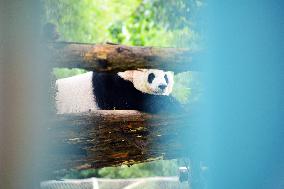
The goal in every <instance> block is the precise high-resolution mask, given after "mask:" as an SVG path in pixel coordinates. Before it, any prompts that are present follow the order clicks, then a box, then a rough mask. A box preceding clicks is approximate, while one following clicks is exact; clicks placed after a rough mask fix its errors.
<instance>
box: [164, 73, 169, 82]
mask: <svg viewBox="0 0 284 189" xmlns="http://www.w3.org/2000/svg"><path fill="white" fill-rule="evenodd" d="M164 78H165V80H166V83H167V84H169V79H168V76H167V74H165V76H164Z"/></svg>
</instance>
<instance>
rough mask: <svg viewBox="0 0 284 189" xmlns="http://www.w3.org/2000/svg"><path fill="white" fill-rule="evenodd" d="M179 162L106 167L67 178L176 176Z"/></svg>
mask: <svg viewBox="0 0 284 189" xmlns="http://www.w3.org/2000/svg"><path fill="white" fill-rule="evenodd" d="M178 165H179V162H178V161H177V160H159V161H153V162H148V163H140V164H135V165H132V166H131V167H128V166H126V165H122V166H120V167H106V168H102V169H91V170H85V171H71V172H70V173H69V174H67V175H66V176H65V178H88V177H105V178H138V177H151V176H175V175H177V171H178V167H179V166H178Z"/></svg>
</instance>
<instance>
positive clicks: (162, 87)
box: [159, 85, 167, 90]
mask: <svg viewBox="0 0 284 189" xmlns="http://www.w3.org/2000/svg"><path fill="white" fill-rule="evenodd" d="M166 87H167V85H159V88H160V89H161V90H165V88H166Z"/></svg>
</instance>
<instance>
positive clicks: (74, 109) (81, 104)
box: [55, 69, 174, 114]
mask: <svg viewBox="0 0 284 189" xmlns="http://www.w3.org/2000/svg"><path fill="white" fill-rule="evenodd" d="M150 73H154V74H155V79H154V80H153V82H152V83H151V84H150V83H148V75H149V74H150ZM92 74H93V72H88V73H84V74H81V75H77V76H73V77H69V78H64V79H58V80H57V81H56V87H57V93H56V97H55V99H56V108H57V113H58V114H64V113H79V112H87V111H90V110H97V109H99V108H98V106H97V104H96V99H95V96H94V94H93V86H92V76H93V75H92ZM165 74H167V77H168V80H169V83H168V84H167V83H166V81H165V78H164V75H165ZM118 75H119V76H120V77H121V78H123V79H125V80H128V81H131V82H132V83H133V85H134V87H135V88H136V89H137V90H140V91H141V92H144V93H148V94H153V95H169V94H170V93H171V92H172V89H173V84H174V74H173V72H165V71H163V70H156V69H139V70H129V71H125V72H119V73H118ZM162 84H163V85H167V87H166V88H165V90H162V91H161V90H160V89H159V87H158V86H159V85H162Z"/></svg>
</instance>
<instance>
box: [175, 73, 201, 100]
mask: <svg viewBox="0 0 284 189" xmlns="http://www.w3.org/2000/svg"><path fill="white" fill-rule="evenodd" d="M174 80H175V85H174V89H173V92H172V95H173V97H175V98H176V99H177V100H178V101H179V102H180V103H182V104H190V103H193V102H196V101H198V99H200V96H201V95H202V86H201V83H200V81H201V78H200V74H199V73H197V72H183V73H179V74H176V75H175V78H174Z"/></svg>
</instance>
